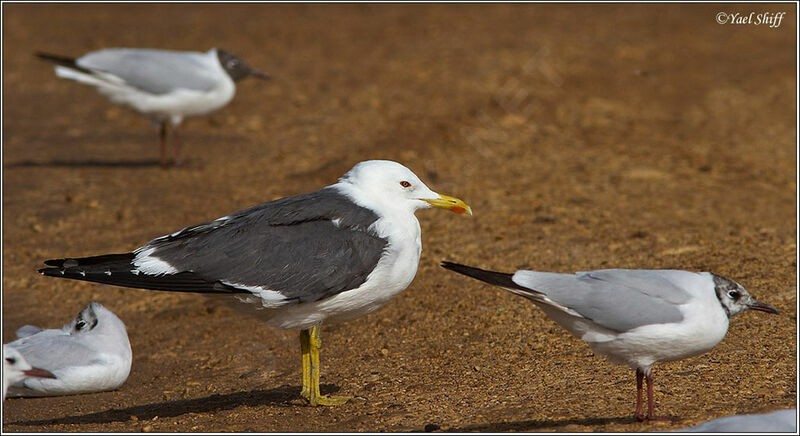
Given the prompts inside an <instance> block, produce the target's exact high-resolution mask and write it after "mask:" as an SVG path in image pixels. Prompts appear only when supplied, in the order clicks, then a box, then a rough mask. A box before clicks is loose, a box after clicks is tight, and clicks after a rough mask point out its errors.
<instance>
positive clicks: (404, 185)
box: [400, 180, 411, 188]
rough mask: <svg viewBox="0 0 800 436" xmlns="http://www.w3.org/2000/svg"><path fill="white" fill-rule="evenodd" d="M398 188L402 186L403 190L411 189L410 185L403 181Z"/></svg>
mask: <svg viewBox="0 0 800 436" xmlns="http://www.w3.org/2000/svg"><path fill="white" fill-rule="evenodd" d="M400 186H402V187H404V188H410V187H411V183H409V182H407V181H405V180H403V181H402V182H400Z"/></svg>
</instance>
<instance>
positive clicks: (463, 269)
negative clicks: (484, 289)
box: [441, 260, 522, 289]
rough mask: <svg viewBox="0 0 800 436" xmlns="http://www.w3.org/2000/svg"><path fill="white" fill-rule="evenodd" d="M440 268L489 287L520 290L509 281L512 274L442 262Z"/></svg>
mask: <svg viewBox="0 0 800 436" xmlns="http://www.w3.org/2000/svg"><path fill="white" fill-rule="evenodd" d="M441 265H442V268H445V269H449V270H450V271H455V272H457V273H459V274H464V275H465V276H469V277H472V278H474V279H478V280H480V281H482V282H486V283H489V284H490V285H495V286H500V287H503V288H510V289H515V288H516V289H522V288H520V286H519V285H518V284H516V283H514V281H513V280H512V279H511V278H512V277H513V274H508V273H501V272H497V271H488V270H485V269H480V268H475V267H471V266H467V265H462V264H460V263H455V262H449V261H446V260H445V261H442V264H441Z"/></svg>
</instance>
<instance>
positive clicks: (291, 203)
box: [40, 161, 472, 405]
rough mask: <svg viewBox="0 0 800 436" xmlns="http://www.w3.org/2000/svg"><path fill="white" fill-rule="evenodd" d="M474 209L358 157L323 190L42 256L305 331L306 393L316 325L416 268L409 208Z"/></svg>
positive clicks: (312, 391) (65, 267)
mask: <svg viewBox="0 0 800 436" xmlns="http://www.w3.org/2000/svg"><path fill="white" fill-rule="evenodd" d="M428 207H438V208H444V209H449V210H451V211H453V212H456V213H467V214H472V211H471V210H470V208H469V206H467V205H466V204H465V203H464V202H463V201H461V200H459V199H456V198H453V197H448V196H444V195H439V194H437V193H436V192H433V191H431V190H430V189H429V188H428V187H427V186H425V184H424V183H422V181H421V180H420V179H419V178H418V177H417V176H416V175H415V174H414V173H413V172H411V170H409V169H408V168H406V167H404V166H403V165H400V164H399V163H396V162H391V161H366V162H361V163H359V164H357V165H356V166H355V167H353V169H351V170H350V171H349V172H348V173H347V174H345V175H344V176H343V177H342V178H341V179H339V182H338V183H336V184H334V185H330V186H328V187H325V188H323V189H321V190H319V191H315V192H311V193H308V194H303V195H298V196H294V197H287V198H283V199H280V200H275V201H270V202H268V203H263V204H260V205H258V206H254V207H251V208H249V209H245V210H242V211H239V212H235V213H232V214H230V215H227V216H224V217H222V218H219V219H217V220H214V221H211V222H207V223H204V224H199V225H196V226H192V227H187V228H185V229H182V230H179V231H177V232H175V233H172V234H169V235H166V236H162V237H160V238H156V239H154V240H152V241H150V242H148V243H147V244H145V245H144V246H142V247H141V248H139V249H137V250H135V251H133V252H131V253H124V254H109V255H104V256H95V257H86V258H77V259H75V258H67V259H56V260H48V261H46V262H45V263H46V264H47V265H50V266H51V268H45V269H42V270H40V272H41V273H42V274H44V275H47V276H52V277H62V278H70V279H77V280H86V281H94V282H100V283H108V284H113V285H118V286H128V287H133V288H145V289H156V290H164V291H178V292H202V293H210V294H225V295H228V296H230V297H232V298H228V300H229V301H231V302H235V303H236V304H237V305H238V303H245V304H244V305H240V306H242V307H245V308H249V309H255V310H254V312H256V313H257V314H259V315H260V316H261V317H262V318H263V319H265V320H266V321H267V322H268V323H269V324H270V325H273V326H276V327H280V328H284V329H301V332H300V345H301V351H302V357H303V358H302V363H303V390H302V395H303V397H305V398H306V399H308V400H309V402H310V403H311V404H312V405H317V404H320V405H334V404H340V403H342V402H344V401H346V400H347V398H345V397H329V396H323V395H320V392H319V347H320V345H321V342H320V326H321V325H322V323H323V322H326V323H329V322H339V321H346V320H349V319H353V318H356V317H359V316H362V315H366V314H368V313H370V312H373V311H375V310H377V309H378V308H380V307H382V306H383V305H384V304H386V303H387V302H388V301H389V299H391V298H392V297H393V296H394V295H396V294H397V293H399V292H401V291H402V290H404V289H405V288H406V287H407V286H408V285H409V284H410V283H411V280H413V279H414V275H415V274H416V272H417V266H418V263H419V257H420V253H421V251H422V242H421V235H420V226H419V221H417V218H416V216H414V212H415V211H416V210H417V209H422V208H428Z"/></svg>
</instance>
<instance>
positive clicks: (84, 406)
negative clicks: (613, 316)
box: [2, 4, 797, 432]
mask: <svg viewBox="0 0 800 436" xmlns="http://www.w3.org/2000/svg"><path fill="white" fill-rule="evenodd" d="M720 11H724V12H736V11H739V12H744V13H746V14H749V13H750V12H751V11H755V12H756V13H763V12H780V11H785V12H788V14H787V16H786V17H785V19H784V20H783V22H782V24H781V26H780V27H773V28H770V27H768V26H767V25H758V26H757V25H754V24H750V25H748V24H742V25H731V24H726V25H721V24H718V23H717V21H716V19H715V16H716V15H717V13H718V12H720ZM794 15H795V6H794V5H791V4H780V5H757V6H750V5H741V4H740V5H736V6H728V5H720V4H716V5H705V6H695V5H680V4H675V5H656V6H654V5H644V6H643V5H592V6H586V5H156V4H141V5H92V4H85V5H36V4H27V5H19V4H4V5H3V19H4V23H3V25H4V27H3V49H4V54H3V61H4V67H3V100H4V101H3V103H4V106H3V110H4V111H3V310H2V313H3V322H2V326H3V341H4V342H8V341H10V340H12V339H13V338H14V331H15V330H16V329H17V328H19V327H20V326H22V325H24V324H26V323H32V324H37V325H41V326H44V327H50V328H52V327H59V326H60V325H61V324H63V323H65V322H66V321H67V320H69V319H71V318H72V317H73V316H74V315H75V314H76V313H77V312H78V311H79V310H80V309H81V308H82V307H83V306H84V305H86V304H87V303H88V302H89V301H91V300H97V301H100V302H102V303H103V304H105V305H106V306H107V307H109V308H110V309H111V310H113V311H114V312H115V313H116V314H117V315H119V316H120V317H121V318H122V319H123V320H124V322H125V323H126V325H127V327H128V331H129V335H130V340H131V344H132V347H133V353H134V361H133V368H132V371H131V374H130V377H129V378H128V380H127V382H126V383H125V384H124V385H123V386H122V387H121V388H120V389H119V390H117V391H114V392H105V393H96V394H87V395H75V396H66V397H55V398H41V399H10V400H7V401H5V402H4V403H3V430H4V431H10V432H39V431H48V432H52V431H81V432H97V431H103V432H122V431H124V432H138V431H182V432H194V431H261V432H269V431H315V432H328V431H422V430H425V429H427V430H436V429H440V430H442V431H486V432H490V431H491V432H497V431H532V432H536V431H650V430H667V429H675V428H681V427H685V426H688V425H691V424H694V423H697V422H700V421H703V420H707V419H710V418H716V417H720V416H724V415H729V414H733V413H755V412H762V411H770V410H775V409H779V408H787V407H794V406H795V405H796V398H797V384H796V375H797V370H796V365H797V360H796V351H797V350H796V341H795V339H796V333H797V323H796V315H797V313H796V306H797V294H796V280H795V277H796V272H797V264H796V252H797V247H796V240H797V234H796V218H797V217H796V194H797V185H796V171H797V168H796V164H795V162H796V141H797V138H796V135H795V120H796V117H797V113H796V111H795V97H796V94H797V89H796V87H795V74H796V71H795V49H796V46H795V33H796V25H797V23H796V22H795V20H794ZM111 46H137V47H158V48H171V49H182V50H206V49H208V48H211V47H215V46H216V47H222V48H225V49H227V50H230V51H232V52H234V53H237V54H239V55H240V56H242V57H243V58H244V59H245V60H247V61H248V62H249V63H250V64H251V65H253V66H255V67H258V68H261V69H264V70H267V71H269V72H270V73H272V74H273V75H274V80H273V81H271V82H259V81H256V80H248V81H245V82H242V83H241V84H240V86H239V89H238V91H237V96H236V98H235V99H234V100H233V101H232V103H231V104H229V105H228V106H227V107H225V108H224V109H223V110H221V111H219V112H217V113H215V114H213V115H211V116H209V117H203V118H196V119H190V120H188V121H187V122H186V123H185V125H184V127H185V128H184V130H183V135H184V139H185V143H186V154H187V155H188V157H189V160H190V162H189V165H188V166H187V167H183V168H173V169H169V170H163V169H161V168H159V167H158V166H157V165H156V163H157V158H158V147H157V145H156V132H155V129H154V128H153V127H152V126H151V125H150V124H149V122H148V121H147V120H145V119H144V118H141V117H139V116H137V115H136V114H134V113H132V112H128V111H127V110H125V109H121V108H118V107H116V106H113V105H111V104H109V103H108V102H107V101H106V100H105V99H104V98H102V97H100V96H98V95H97V94H95V93H94V92H93V91H92V90H90V89H88V88H86V87H83V86H80V85H78V84H75V83H70V82H67V81H65V80H60V79H58V78H56V77H55V76H54V75H53V71H52V68H51V67H50V66H49V65H47V64H45V63H43V62H41V61H39V60H37V59H35V58H34V57H33V56H32V53H33V52H34V51H36V50H42V51H50V52H55V53H61V54H65V55H73V56H76V55H80V54H82V53H84V52H86V51H89V50H93V49H99V48H103V47H111ZM372 158H384V159H393V160H397V161H400V162H402V163H404V164H405V165H407V166H408V167H410V168H411V169H412V170H414V171H415V172H416V173H417V174H418V175H419V176H420V177H421V178H422V179H423V180H424V181H426V182H427V183H428V185H429V186H431V187H432V188H433V189H434V190H437V191H438V192H442V193H448V194H452V195H455V196H458V197H460V198H463V199H464V200H466V201H467V202H468V203H470V204H471V206H472V207H473V209H474V211H475V216H474V217H473V218H471V219H470V218H464V217H462V216H457V215H453V214H450V213H446V212H443V211H440V210H431V211H421V212H419V213H418V217H419V219H420V222H421V225H422V230H423V245H424V251H423V254H422V259H421V261H420V266H419V271H418V273H417V276H416V278H415V280H414V282H413V283H412V284H411V286H410V287H409V288H408V289H407V290H406V291H405V292H404V293H402V294H400V295H399V296H398V297H396V298H395V299H393V300H392V301H391V302H390V303H389V304H387V305H386V307H385V308H383V309H382V310H380V311H378V312H376V313H374V314H371V315H369V316H366V317H363V318H360V319H357V320H354V321H351V322H349V323H344V324H340V325H326V326H325V328H324V330H323V339H324V341H325V343H324V348H323V350H322V365H323V367H322V371H323V373H322V379H323V388H324V390H327V391H328V392H334V391H337V392H339V393H345V394H351V395H357V396H358V398H357V399H356V400H354V401H351V402H350V403H348V404H346V405H344V406H341V407H337V408H324V407H320V408H311V407H307V406H305V405H303V403H302V401H300V399H299V389H300V387H299V383H300V375H299V372H300V359H299V346H298V343H297V333H296V332H294V331H283V330H277V329H272V328H269V327H267V326H265V325H264V324H262V323H259V322H257V321H256V320H254V319H251V318H247V317H241V316H239V315H237V314H236V313H235V312H233V311H232V310H230V309H228V308H227V307H225V306H217V305H215V304H214V303H213V302H212V301H210V300H207V299H204V298H202V297H199V296H196V295H172V294H168V293H159V292H151V291H143V290H135V289H122V288H116V287H112V286H104V285H97V284H91V283H84V282H77V281H68V280H57V279H53V278H46V277H41V276H39V275H38V274H36V270H37V269H38V268H39V267H41V266H42V261H44V260H45V259H50V258H55V257H63V256H73V257H77V256H88V255H95V254H103V253H113V252H124V251H127V250H131V249H134V248H136V247H138V246H140V245H142V244H143V243H145V242H147V241H148V240H150V239H151V238H154V237H156V236H160V235H162V234H165V233H169V232H172V231H175V230H177V229H180V228H182V227H185V226H187V225H191V224H197V223H200V222H204V221H207V220H211V219H215V218H217V217H220V216H223V215H225V214H227V213H229V212H232V211H235V210H239V209H243V208H245V207H248V206H251V205H254V204H257V203H260V202H263V201H267V200H272V199H275V198H279V197H283V196H287V195H292V194H297V193H303V192H308V191H312V190H315V189H318V188H319V187H321V186H324V185H327V184H330V183H333V182H335V181H336V179H337V178H338V177H339V176H341V175H342V174H343V173H344V172H346V171H347V170H348V169H349V168H350V167H352V165H354V164H355V163H356V162H359V161H362V160H366V159H372ZM443 259H448V260H453V261H458V262H463V263H468V264H472V265H477V266H482V267H485V268H493V269H497V270H504V271H513V270H515V269H517V268H531V269H540V270H551V271H560V272H572V271H576V270H586V269H596V268H608V267H622V268H679V269H689V270H698V271H713V272H715V273H717V274H721V275H724V276H728V277H731V278H733V279H735V280H737V281H739V282H741V283H742V284H743V285H744V286H745V287H747V288H748V289H749V290H750V291H751V293H752V294H754V295H755V296H756V297H757V298H759V299H760V300H763V301H766V302H769V303H771V304H773V305H775V306H776V307H778V308H779V309H780V310H781V314H780V315H779V316H771V315H767V314H764V313H759V312H751V313H745V314H743V315H740V316H738V317H736V318H735V319H733V320H732V323H731V327H730V330H729V332H728V335H727V337H726V338H725V340H724V341H723V342H722V343H720V344H719V345H718V346H717V347H716V348H715V349H714V350H712V351H711V352H709V353H706V354H704V355H701V356H697V357H694V358H689V359H686V360H683V361H680V362H667V363H662V364H659V365H656V367H655V370H654V374H655V380H656V401H657V403H658V405H657V411H658V413H659V414H661V415H668V416H672V417H676V418H677V419H676V420H675V421H674V422H657V423H637V422H634V421H633V419H632V413H633V406H634V401H635V396H634V395H635V384H634V373H633V371H631V370H630V369H628V368H626V367H623V366H617V365H613V364H611V363H609V362H607V361H606V360H605V359H604V358H603V357H602V356H599V355H595V354H593V353H592V352H591V350H590V349H589V348H588V346H587V345H586V344H585V343H583V342H581V341H580V340H578V339H576V338H574V337H572V336H570V335H569V334H568V333H566V332H565V331H563V330H562V329H560V328H559V327H558V326H556V325H555V324H554V323H553V322H551V321H549V320H548V319H547V318H546V317H545V316H544V314H543V313H542V312H541V311H540V310H538V309H537V308H535V307H534V306H532V305H531V304H529V303H528V302H527V301H525V300H523V299H521V298H519V297H515V296H513V295H510V294H506V293H505V292H504V291H502V290H499V289H495V288H491V287H488V286H484V285H482V284H480V283H478V282H475V281H472V280H469V279H467V278H464V277H461V276H458V275H456V274H454V273H451V272H448V271H445V270H443V269H442V268H440V267H439V266H438V264H439V262H440V261H441V260H443Z"/></svg>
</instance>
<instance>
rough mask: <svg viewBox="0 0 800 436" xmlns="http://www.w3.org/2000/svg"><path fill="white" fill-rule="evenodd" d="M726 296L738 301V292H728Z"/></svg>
mask: <svg viewBox="0 0 800 436" xmlns="http://www.w3.org/2000/svg"><path fill="white" fill-rule="evenodd" d="M728 296H729V297H731V298H732V299H734V300H738V299H739V291H730V292H728Z"/></svg>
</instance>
